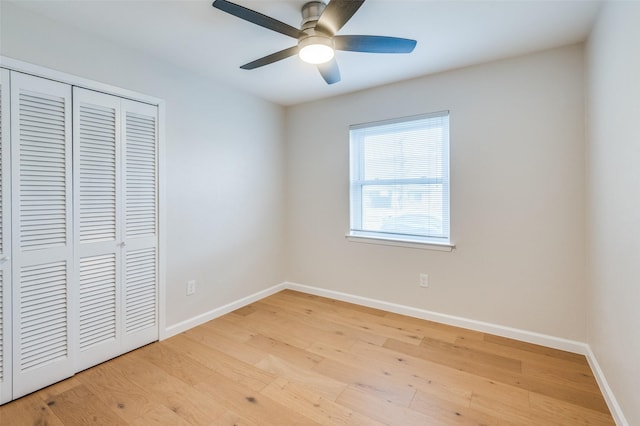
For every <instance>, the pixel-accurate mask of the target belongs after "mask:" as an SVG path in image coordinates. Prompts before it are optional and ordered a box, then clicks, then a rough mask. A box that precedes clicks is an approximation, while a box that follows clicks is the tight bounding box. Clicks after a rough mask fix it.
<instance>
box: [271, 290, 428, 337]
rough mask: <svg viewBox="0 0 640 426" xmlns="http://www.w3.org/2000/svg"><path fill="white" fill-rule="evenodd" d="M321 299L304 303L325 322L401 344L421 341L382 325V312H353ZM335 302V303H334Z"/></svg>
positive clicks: (351, 307)
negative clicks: (394, 340)
mask: <svg viewBox="0 0 640 426" xmlns="http://www.w3.org/2000/svg"><path fill="white" fill-rule="evenodd" d="M282 297H283V298H285V299H286V298H291V297H293V298H296V299H300V297H298V296H291V293H287V294H285V295H283V296H282ZM318 299H322V298H319V297H316V298H315V299H314V298H309V300H308V301H307V302H306V303H307V304H308V305H309V306H312V307H313V308H314V309H315V311H314V310H313V309H312V310H311V311H312V312H315V314H316V315H317V316H319V317H320V318H322V319H327V320H333V321H336V320H338V321H339V322H341V323H343V324H347V325H349V326H351V327H355V328H356V329H360V330H364V331H367V332H370V333H373V334H376V335H379V336H384V337H391V338H394V339H397V340H400V341H403V342H407V343H412V344H415V345H417V344H419V343H420V341H421V340H422V337H423V336H421V335H419V334H416V333H413V332H411V331H407V330H401V329H398V327H395V326H388V325H384V324H383V323H384V322H385V320H384V312H383V311H378V310H374V312H375V314H374V313H370V312H360V311H354V308H353V305H352V304H350V303H344V302H340V303H327V302H322V301H318ZM336 302H337V301H336Z"/></svg>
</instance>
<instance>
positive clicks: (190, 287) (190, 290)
mask: <svg viewBox="0 0 640 426" xmlns="http://www.w3.org/2000/svg"><path fill="white" fill-rule="evenodd" d="M194 294H196V281H195V280H189V281H187V296H193V295H194Z"/></svg>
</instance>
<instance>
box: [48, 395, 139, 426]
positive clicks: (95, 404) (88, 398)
mask: <svg viewBox="0 0 640 426" xmlns="http://www.w3.org/2000/svg"><path fill="white" fill-rule="evenodd" d="M46 404H47V405H48V406H49V408H50V409H51V411H53V413H54V414H55V415H56V417H58V418H59V419H60V420H61V421H62V423H63V424H67V425H74V424H75V425H84V424H94V425H105V426H109V425H126V424H127V423H126V422H125V421H124V420H123V419H121V418H120V417H118V416H117V415H116V414H115V413H113V412H112V411H111V410H110V409H109V407H107V406H106V405H105V404H104V403H102V401H100V400H99V399H97V398H94V395H93V393H92V392H91V391H90V390H88V389H87V388H86V387H85V386H83V385H80V386H75V387H73V388H71V389H69V390H67V391H65V392H62V393H61V394H59V395H57V396H55V397H51V398H50V399H49V400H47V401H46Z"/></svg>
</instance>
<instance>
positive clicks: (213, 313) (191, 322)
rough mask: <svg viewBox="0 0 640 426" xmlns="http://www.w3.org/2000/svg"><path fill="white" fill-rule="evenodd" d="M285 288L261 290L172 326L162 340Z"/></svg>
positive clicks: (162, 336)
mask: <svg viewBox="0 0 640 426" xmlns="http://www.w3.org/2000/svg"><path fill="white" fill-rule="evenodd" d="M285 288H286V284H285V283H281V284H276V285H274V286H272V287H269V288H267V289H264V290H261V291H259V292H257V293H253V294H250V295H249V296H246V297H243V298H242V299H239V300H236V301H234V302H231V303H227V304H226V305H224V306H220V307H218V308H215V309H212V310H210V311H208V312H205V313H203V314H200V315H197V316H195V317H193V318H189V319H187V320H184V321H182V322H179V323H177V324H174V325H170V326H169V327H167V328H166V329H165V330H164V333H161V335H160V340H164V339H168V338H169V337H171V336H175V335H176V334H180V333H182V332H183V331H187V330H189V329H190V328H193V327H196V326H199V325H200V324H204V323H205V322H207V321H211V320H212V319H215V318H218V317H221V316H222V315H224V314H228V313H229V312H232V311H235V310H236V309H240V308H242V307H243V306H247V305H250V304H251V303H253V302H257V301H258V300H260V299H264V298H265V297H268V296H271V295H272V294H275V293H277V292H279V291H281V290H284V289H285Z"/></svg>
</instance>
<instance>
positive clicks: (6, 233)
mask: <svg viewBox="0 0 640 426" xmlns="http://www.w3.org/2000/svg"><path fill="white" fill-rule="evenodd" d="M9 105H10V104H9V71H8V70H5V69H0V404H3V403H5V402H7V401H11V399H12V397H11V395H12V392H13V391H12V385H11V376H12V371H11V347H12V344H11V334H12V333H11V256H10V254H11V239H10V236H11V232H10V231H11V225H10V224H11V210H10V208H9V207H10V206H11V200H10V197H11V191H10V188H11V186H10V175H9V165H10V162H11V156H10V154H11V151H10V149H11V148H10V142H11V135H10V129H11V122H10V120H9Z"/></svg>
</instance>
